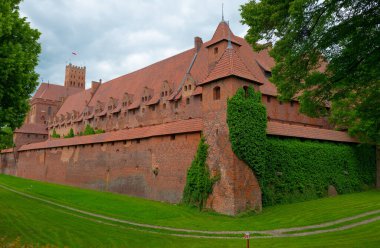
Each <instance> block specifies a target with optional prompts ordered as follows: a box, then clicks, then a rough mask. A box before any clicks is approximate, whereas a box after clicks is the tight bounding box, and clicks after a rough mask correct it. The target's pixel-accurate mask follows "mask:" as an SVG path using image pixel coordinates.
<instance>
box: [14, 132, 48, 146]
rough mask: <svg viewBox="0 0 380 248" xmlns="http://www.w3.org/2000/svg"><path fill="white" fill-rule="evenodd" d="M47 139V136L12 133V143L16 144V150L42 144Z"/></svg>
mask: <svg viewBox="0 0 380 248" xmlns="http://www.w3.org/2000/svg"><path fill="white" fill-rule="evenodd" d="M47 139H48V135H47V134H34V133H14V134H13V142H14V143H15V144H16V149H19V148H20V147H21V146H22V145H26V144H31V143H36V142H42V141H45V140H47Z"/></svg>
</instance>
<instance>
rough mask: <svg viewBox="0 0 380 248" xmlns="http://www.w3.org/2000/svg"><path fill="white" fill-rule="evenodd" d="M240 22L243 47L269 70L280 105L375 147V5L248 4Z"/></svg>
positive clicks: (338, 1)
mask: <svg viewBox="0 0 380 248" xmlns="http://www.w3.org/2000/svg"><path fill="white" fill-rule="evenodd" d="M241 16H242V23H244V24H247V25H248V26H249V27H250V28H249V30H248V33H247V35H246V39H247V40H248V42H250V43H251V44H252V45H253V47H254V48H255V49H256V50H260V49H264V48H268V49H269V50H270V55H271V56H272V57H273V58H274V60H275V62H276V65H275V66H274V68H272V77H271V79H270V80H271V81H272V82H273V83H274V84H275V85H276V86H277V88H278V90H279V93H280V99H281V100H290V99H292V98H294V97H297V98H298V100H299V101H300V103H301V109H300V111H301V112H302V113H305V114H307V115H309V116H311V117H320V116H328V117H329V120H330V122H331V123H333V124H335V125H336V127H337V128H342V129H348V131H349V133H350V134H351V135H354V136H357V137H359V138H360V139H361V140H362V141H365V142H370V143H377V144H379V143H380V18H379V16H380V3H379V1H374V0H326V1H318V0H286V1H274V0H261V1H260V2H256V1H250V2H248V3H246V4H245V5H242V6H241ZM263 40H265V41H271V42H274V46H273V48H270V47H269V46H270V42H268V43H266V44H264V45H262V44H261V45H260V44H258V43H257V42H259V41H263Z"/></svg>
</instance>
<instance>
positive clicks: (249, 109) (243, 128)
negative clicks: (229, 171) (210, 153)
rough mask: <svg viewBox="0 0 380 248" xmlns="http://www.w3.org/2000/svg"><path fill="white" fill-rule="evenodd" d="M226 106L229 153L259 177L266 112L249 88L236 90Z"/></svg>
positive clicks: (262, 155) (263, 158)
mask: <svg viewBox="0 0 380 248" xmlns="http://www.w3.org/2000/svg"><path fill="white" fill-rule="evenodd" d="M227 105H228V107H227V124H228V127H229V132H230V141H231V145H232V150H233V151H234V153H235V154H236V156H237V157H238V158H240V159H241V160H243V161H245V162H246V163H247V164H248V165H249V166H250V167H251V168H252V169H253V171H255V173H256V176H257V177H259V178H260V177H261V174H262V172H263V170H264V168H265V147H266V128H267V121H266V119H267V112H266V109H265V106H264V105H263V104H262V103H261V94H260V92H255V91H254V89H253V88H252V87H248V88H247V89H246V90H244V89H242V88H240V89H238V90H237V92H236V94H235V95H234V96H233V97H232V98H231V99H228V102H227Z"/></svg>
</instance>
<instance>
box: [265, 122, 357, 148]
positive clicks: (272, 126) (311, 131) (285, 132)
mask: <svg viewBox="0 0 380 248" xmlns="http://www.w3.org/2000/svg"><path fill="white" fill-rule="evenodd" d="M267 133H268V134H271V135H278V136H289V137H299V138H306V139H317V140H330V141H340V142H355V143H357V142H358V141H357V140H356V139H354V138H352V137H350V136H349V135H348V134H347V133H346V132H341V131H335V130H328V129H322V128H315V127H305V126H300V125H290V124H284V123H279V122H275V121H268V126H267Z"/></svg>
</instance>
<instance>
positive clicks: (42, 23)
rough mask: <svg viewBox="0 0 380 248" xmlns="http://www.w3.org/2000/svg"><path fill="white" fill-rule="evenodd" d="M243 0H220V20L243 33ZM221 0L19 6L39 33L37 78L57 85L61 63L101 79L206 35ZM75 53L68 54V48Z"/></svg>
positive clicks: (84, 0)
mask: <svg viewBox="0 0 380 248" xmlns="http://www.w3.org/2000/svg"><path fill="white" fill-rule="evenodd" d="M246 1H247V0H245V1H244V0H223V2H224V6H225V19H226V20H229V21H230V25H231V29H232V30H233V31H234V33H235V34H237V35H240V36H244V34H245V33H246V30H247V27H244V26H242V25H241V24H240V14H239V8H240V5H241V4H244V3H245V2H246ZM221 3H222V1H221V0H203V1H194V0H181V1H175V0H166V1H163V0H162V1H161V0H153V1H148V0H130V1H120V0H109V1H100V0H70V1H67V0H40V1H24V2H23V3H22V4H21V6H20V10H21V13H22V14H23V15H24V16H26V17H27V18H28V20H29V21H30V22H31V24H32V26H33V27H35V28H38V29H39V30H40V31H41V33H42V36H41V39H40V42H41V44H42V54H41V55H40V63H39V66H38V68H37V72H38V73H39V74H40V79H41V80H42V79H43V80H44V81H48V80H49V81H50V82H53V83H57V84H63V81H64V69H65V64H67V63H68V62H72V63H73V64H77V65H86V67H87V80H86V81H87V86H89V84H90V82H91V80H98V79H100V78H102V79H103V80H105V81H107V80H110V79H113V78H115V77H118V76H121V75H124V74H126V73H129V72H131V71H134V70H136V69H139V68H142V67H145V66H147V65H149V64H151V63H154V62H157V61H159V60H162V59H165V58H167V57H169V56H172V55H174V54H176V53H179V52H181V51H184V50H186V49H189V48H191V47H192V46H193V37H194V36H200V37H202V38H203V40H204V41H206V40H208V39H210V38H211V36H212V34H213V32H214V31H215V28H216V27H217V25H218V23H219V22H220V20H221ZM72 51H77V52H79V55H78V56H72V55H71V52H72Z"/></svg>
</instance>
